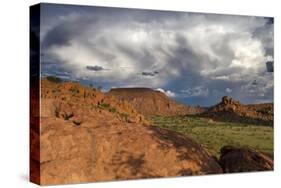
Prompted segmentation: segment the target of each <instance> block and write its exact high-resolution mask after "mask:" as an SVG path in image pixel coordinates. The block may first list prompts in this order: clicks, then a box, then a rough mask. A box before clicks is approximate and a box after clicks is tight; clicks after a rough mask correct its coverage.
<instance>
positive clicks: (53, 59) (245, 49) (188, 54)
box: [40, 4, 274, 106]
mask: <svg viewBox="0 0 281 188" xmlns="http://www.w3.org/2000/svg"><path fill="white" fill-rule="evenodd" d="M40 23H41V25H40V41H41V73H42V75H43V76H47V75H55V76H58V77H61V78H63V79H67V80H76V81H79V82H81V83H84V84H92V85H94V86H95V87H100V86H101V87H102V88H103V90H104V91H108V90H110V89H111V88H116V87H149V88H152V89H155V90H158V91H161V92H163V93H165V94H166V95H167V96H168V97H171V98H173V99H174V100H176V101H179V102H182V103H185V104H189V105H201V106H210V105H213V104H216V103H218V102H219V101H220V100H221V98H222V97H223V96H225V95H228V96H231V97H233V98H234V99H236V100H239V101H241V102H242V103H245V104H250V103H264V102H273V71H274V70H273V62H274V55H273V46H274V45H273V42H274V41H273V34H274V33H273V32H274V31H273V25H274V23H273V18H269V17H253V16H237V15H221V14H203V13H188V12H175V11H156V10H140V9H125V8H105V7H94V6H71V5H56V4H43V5H42V7H41V22H40Z"/></svg>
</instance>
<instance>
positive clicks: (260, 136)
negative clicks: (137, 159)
mask: <svg viewBox="0 0 281 188" xmlns="http://www.w3.org/2000/svg"><path fill="white" fill-rule="evenodd" d="M148 118H149V119H150V120H151V121H152V122H153V123H154V125H157V126H159V127H161V128H164V129H168V130H172V131H176V132H179V133H182V134H184V135H186V136H189V137H191V138H192V139H194V140H195V141H197V142H198V143H200V144H203V145H204V146H205V147H207V148H208V150H209V151H210V152H211V153H212V154H213V155H215V156H217V157H218V156H219V154H220V148H221V147H223V146H225V145H232V146H237V147H244V146H246V147H251V148H253V149H256V150H258V151H262V152H266V153H269V154H273V128H272V127H269V126H262V125H252V124H243V123H230V122H216V121H211V122H210V121H208V119H205V118H200V117H190V116H176V117H162V116H150V117H148Z"/></svg>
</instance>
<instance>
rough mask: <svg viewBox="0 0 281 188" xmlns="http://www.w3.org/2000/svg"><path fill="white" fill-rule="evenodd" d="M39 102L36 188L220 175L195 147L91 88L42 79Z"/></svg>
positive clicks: (208, 159) (127, 105) (126, 106)
mask: <svg viewBox="0 0 281 188" xmlns="http://www.w3.org/2000/svg"><path fill="white" fill-rule="evenodd" d="M157 94H158V93H157ZM158 95H160V94H158ZM160 96H162V95H160ZM163 98H164V96H163ZM40 102H41V114H40V122H41V127H40V148H41V150H40V156H38V162H39V163H40V164H41V166H40V174H41V176H40V182H41V184H62V183H79V182H90V181H108V180H119V179H137V178H153V177H168V176H182V175H198V174H213V173H222V169H221V167H220V166H219V164H218V163H217V162H216V161H215V160H214V159H213V158H212V157H211V156H209V154H208V152H207V151H206V150H205V149H204V148H203V147H202V146H201V145H200V144H197V143H196V142H194V141H193V140H192V139H189V138H187V137H185V136H183V135H181V134H178V133H175V132H173V131H168V130H164V129H161V128H158V127H154V126H152V125H150V123H149V122H148V121H147V120H145V118H144V117H143V116H142V115H141V114H139V113H138V112H136V110H135V109H134V108H133V107H132V106H131V105H130V104H129V103H128V102H126V101H124V100H119V99H116V98H115V97H113V96H110V95H104V94H103V93H102V92H100V91H97V90H96V89H94V88H90V87H84V86H82V85H80V84H79V83H73V82H63V83H53V82H50V81H48V80H45V79H44V80H42V81H41V101H40ZM147 108H150V106H148V107H147ZM31 135H32V136H31V140H34V139H38V137H39V135H37V134H36V133H34V134H31Z"/></svg>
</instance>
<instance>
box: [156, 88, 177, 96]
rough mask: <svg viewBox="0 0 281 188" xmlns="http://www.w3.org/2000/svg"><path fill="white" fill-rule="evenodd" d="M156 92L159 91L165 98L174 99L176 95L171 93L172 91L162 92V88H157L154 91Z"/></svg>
mask: <svg viewBox="0 0 281 188" xmlns="http://www.w3.org/2000/svg"><path fill="white" fill-rule="evenodd" d="M155 90H156V91H160V92H162V93H164V94H165V95H166V96H168V97H176V93H174V92H172V91H170V90H166V91H165V90H164V89H162V88H157V89H155Z"/></svg>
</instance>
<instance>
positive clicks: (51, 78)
mask: <svg viewBox="0 0 281 188" xmlns="http://www.w3.org/2000/svg"><path fill="white" fill-rule="evenodd" d="M46 78H47V80H48V81H50V82H54V83H61V82H62V79H61V78H58V77H55V76H47V77H46Z"/></svg>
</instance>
